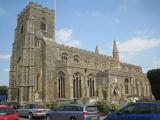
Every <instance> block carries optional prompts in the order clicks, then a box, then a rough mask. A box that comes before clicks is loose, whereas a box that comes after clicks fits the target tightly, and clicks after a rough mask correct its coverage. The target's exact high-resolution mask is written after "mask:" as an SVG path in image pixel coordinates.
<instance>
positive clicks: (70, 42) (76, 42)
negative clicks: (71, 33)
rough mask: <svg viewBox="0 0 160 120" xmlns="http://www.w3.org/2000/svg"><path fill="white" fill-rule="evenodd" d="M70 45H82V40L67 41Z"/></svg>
mask: <svg viewBox="0 0 160 120" xmlns="http://www.w3.org/2000/svg"><path fill="white" fill-rule="evenodd" d="M67 45H68V46H72V47H75V46H79V45H80V42H79V41H78V40H74V41H69V42H68V43H67Z"/></svg>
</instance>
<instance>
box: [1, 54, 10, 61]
mask: <svg viewBox="0 0 160 120" xmlns="http://www.w3.org/2000/svg"><path fill="white" fill-rule="evenodd" d="M10 57H11V55H10V54H0V59H5V60H8V59H10Z"/></svg>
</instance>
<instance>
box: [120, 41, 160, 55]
mask: <svg viewBox="0 0 160 120" xmlns="http://www.w3.org/2000/svg"><path fill="white" fill-rule="evenodd" d="M157 46H160V39H154V38H152V39H143V38H133V39H131V40H128V41H126V42H124V43H118V47H119V50H120V52H124V53H127V54H134V53H138V52H141V51H144V50H147V49H151V48H154V47H157Z"/></svg>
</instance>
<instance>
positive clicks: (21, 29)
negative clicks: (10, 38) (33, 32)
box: [20, 25, 24, 34]
mask: <svg viewBox="0 0 160 120" xmlns="http://www.w3.org/2000/svg"><path fill="white" fill-rule="evenodd" d="M20 31H21V34H22V33H23V31H24V27H23V25H21V28H20Z"/></svg>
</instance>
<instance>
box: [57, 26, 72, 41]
mask: <svg viewBox="0 0 160 120" xmlns="http://www.w3.org/2000/svg"><path fill="white" fill-rule="evenodd" d="M71 35H72V30H71V29H67V28H63V29H60V30H59V31H57V33H56V39H57V40H58V41H59V42H62V43H64V42H67V41H69V40H70V39H71Z"/></svg>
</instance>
